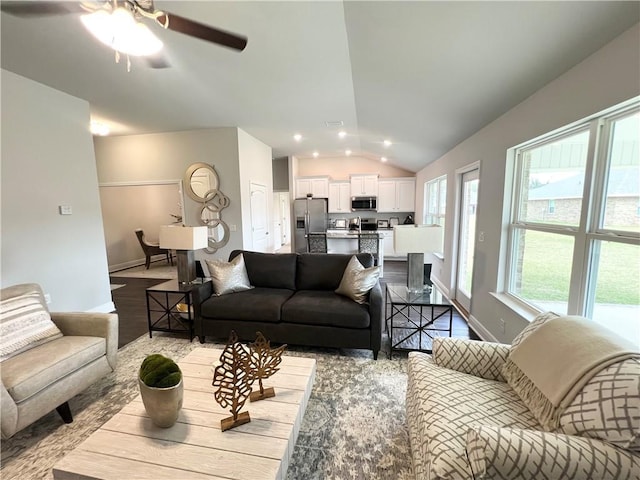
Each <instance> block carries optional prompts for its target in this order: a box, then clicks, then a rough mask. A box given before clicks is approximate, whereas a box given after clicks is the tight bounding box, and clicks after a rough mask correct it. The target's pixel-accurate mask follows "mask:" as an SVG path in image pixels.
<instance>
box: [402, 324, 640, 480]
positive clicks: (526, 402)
mask: <svg viewBox="0 0 640 480" xmlns="http://www.w3.org/2000/svg"><path fill="white" fill-rule="evenodd" d="M565 318H568V319H571V318H575V317H563V318H558V316H557V315H555V314H552V313H546V314H542V315H540V316H538V317H537V318H536V319H535V320H534V321H533V322H532V323H531V324H530V325H529V326H527V328H525V330H523V332H522V333H521V334H520V335H519V336H518V337H517V338H516V339H515V340H514V342H513V344H512V345H511V346H509V345H503V344H498V343H488V342H477V341H471V340H462V339H454V338H437V339H435V341H434V344H433V354H432V355H426V354H423V353H418V352H412V353H410V354H409V362H408V386H407V405H406V408H407V422H408V426H409V434H410V443H411V452H412V459H413V464H414V471H415V475H416V478H417V479H420V480H422V479H429V480H433V479H471V478H473V479H476V480H478V479H487V478H491V479H514V478H522V479H536V480H541V479H616V480H621V479H628V480H632V479H635V480H637V479H640V356H639V355H638V354H637V346H636V345H632V344H629V345H630V351H629V350H627V351H626V352H625V354H624V355H623V354H621V353H620V351H617V356H616V354H611V355H609V360H608V363H607V362H605V363H606V366H605V367H604V368H596V369H595V370H594V371H596V373H593V372H592V376H591V377H590V378H587V377H589V375H587V376H583V377H584V378H583V380H584V381H583V382H582V383H580V382H579V383H578V384H576V388H575V391H574V393H573V394H575V396H571V397H566V399H567V401H569V402H570V403H568V404H565V405H564V406H560V407H558V408H555V407H554V404H553V403H550V404H549V403H547V404H546V405H543V407H544V408H540V400H541V399H542V398H543V396H541V395H539V393H540V390H539V389H537V387H536V385H535V384H533V383H532V382H531V381H530V379H528V378H527V377H526V376H525V375H523V372H522V371H520V370H519V369H518V368H517V367H515V366H514V362H515V361H516V360H517V358H516V356H515V355H514V352H515V351H516V349H517V348H521V347H518V346H519V345H524V342H525V341H527V338H528V337H529V338H531V337H530V336H532V335H533V332H535V331H536V330H537V329H540V328H541V326H542V325H544V324H546V323H548V322H550V321H551V320H556V319H557V320H564V319H565ZM581 320H586V319H581ZM587 322H588V321H587ZM589 323H591V324H593V322H589ZM555 324H556V325H558V322H556V323H555ZM547 328H548V327H547ZM589 328H590V327H587V329H589ZM599 328H602V327H599ZM570 335H572V333H571V334H570ZM620 340H621V341H622V342H624V340H622V339H620ZM575 341H576V342H579V340H577V339H576V340H575ZM553 342H554V340H549V343H553ZM574 345H578V343H574ZM627 346H628V345H625V347H627ZM605 347H606V348H609V347H608V346H607V345H605ZM561 348H564V349H565V350H573V348H570V349H566V347H561ZM600 348H601V347H598V349H600ZM571 354H572V352H569V356H570V355H571ZM587 354H589V352H588V351H587ZM538 355H539V360H540V363H541V364H544V362H546V361H551V360H550V359H547V358H546V356H547V355H548V352H547V349H546V348H544V349H542V350H541V351H539V352H538ZM560 355H563V353H560ZM534 361H535V359H534ZM570 369H571V365H567V364H559V365H557V371H556V372H554V375H551V376H549V378H551V379H552V380H553V379H554V378H560V377H561V376H562V375H563V374H564V373H565V372H567V371H569V370H570ZM582 370H585V369H584V368H583V369H582ZM514 372H516V374H515V375H514ZM518 374H519V376H518ZM516 377H517V378H516ZM512 385H513V386H512ZM532 389H533V390H535V391H536V392H537V393H538V394H536V393H535V392H532ZM573 394H572V395H573ZM571 398H573V399H572V400H571ZM547 407H550V408H551V409H549V408H547ZM554 409H555V410H554ZM542 425H545V426H544V427H543V426H542Z"/></svg>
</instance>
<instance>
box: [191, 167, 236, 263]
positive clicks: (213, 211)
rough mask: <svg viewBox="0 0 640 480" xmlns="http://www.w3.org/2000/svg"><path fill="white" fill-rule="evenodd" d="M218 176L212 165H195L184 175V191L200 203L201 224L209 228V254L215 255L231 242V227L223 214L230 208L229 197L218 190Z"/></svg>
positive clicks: (207, 249)
mask: <svg viewBox="0 0 640 480" xmlns="http://www.w3.org/2000/svg"><path fill="white" fill-rule="evenodd" d="M218 183H219V181H218V174H217V173H216V170H215V169H214V168H213V166H212V165H208V164H206V163H194V164H193V165H190V166H189V168H187V171H186V172H185V174H184V190H185V192H186V193H187V195H189V197H191V198H192V199H193V200H195V201H196V202H198V203H201V204H202V209H201V210H200V223H201V224H202V225H206V226H207V227H208V229H207V230H208V232H209V246H208V247H207V248H206V249H205V250H206V251H207V252H208V253H215V252H216V251H217V250H218V249H219V248H222V247H224V246H225V245H226V244H227V242H228V241H229V226H228V225H227V224H226V223H224V222H223V221H222V218H221V212H222V210H223V209H224V208H227V207H228V206H229V203H230V201H229V197H227V196H226V195H225V194H224V193H222V192H221V191H220V190H218Z"/></svg>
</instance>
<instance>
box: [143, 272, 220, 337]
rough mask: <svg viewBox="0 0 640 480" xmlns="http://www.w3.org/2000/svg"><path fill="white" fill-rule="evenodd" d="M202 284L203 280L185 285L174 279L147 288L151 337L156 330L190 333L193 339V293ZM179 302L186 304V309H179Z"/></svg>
mask: <svg viewBox="0 0 640 480" xmlns="http://www.w3.org/2000/svg"><path fill="white" fill-rule="evenodd" d="M208 281H209V280H207V281H205V282H204V283H207V282H208ZM201 285H203V282H200V283H193V284H188V285H185V284H181V283H178V280H175V279H174V280H169V281H167V282H163V283H160V284H158V285H154V286H153V287H149V288H147V321H148V323H149V337H151V336H152V335H153V332H154V331H155V332H170V333H188V334H189V341H193V337H194V328H193V311H192V310H193V309H192V307H191V305H192V301H191V293H192V292H193V290H195V289H196V288H199V287H200V286H201ZM179 304H184V305H186V308H185V311H179V310H178V305H179Z"/></svg>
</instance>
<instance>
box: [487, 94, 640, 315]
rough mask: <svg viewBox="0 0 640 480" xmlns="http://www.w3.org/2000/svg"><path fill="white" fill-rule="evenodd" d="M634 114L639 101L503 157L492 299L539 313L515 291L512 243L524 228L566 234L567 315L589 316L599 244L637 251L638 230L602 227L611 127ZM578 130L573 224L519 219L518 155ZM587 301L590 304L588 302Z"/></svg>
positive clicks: (521, 189)
mask: <svg viewBox="0 0 640 480" xmlns="http://www.w3.org/2000/svg"><path fill="white" fill-rule="evenodd" d="M634 113H640V97H637V98H634V99H632V100H630V101H628V102H624V103H623V104H621V105H618V106H615V107H612V108H611V109H608V110H606V111H604V112H601V113H600V114H597V115H593V116H591V117H589V118H587V119H584V120H582V121H579V122H576V123H574V124H572V125H570V126H567V127H564V128H561V129H558V130H556V131H554V132H551V133H548V134H545V135H542V136H540V137H537V138H536V139H533V140H531V141H528V142H525V143H523V144H520V145H517V146H515V147H513V148H511V149H509V151H508V153H509V154H510V155H509V157H508V158H511V161H513V162H514V163H513V168H510V169H507V171H509V170H510V171H509V174H508V175H507V176H506V177H505V178H506V182H505V193H506V197H505V199H506V200H507V201H506V202H505V206H506V208H508V212H507V215H506V216H505V217H503V218H505V219H506V225H505V227H506V228H505V231H504V238H506V242H504V245H505V248H506V255H504V256H503V257H502V258H504V260H505V261H504V264H503V265H504V268H503V269H502V272H503V273H502V274H501V278H500V280H499V282H500V284H501V285H502V288H501V290H502V291H501V293H499V294H497V295H496V298H499V299H502V300H503V301H504V302H505V303H507V304H513V305H515V306H518V305H521V306H524V307H525V310H527V311H531V312H535V313H538V312H540V311H541V309H540V307H538V306H536V305H534V304H533V303H531V301H530V300H527V299H526V298H523V297H522V296H519V295H518V294H517V293H515V284H516V282H517V281H518V278H519V277H518V272H517V270H516V269H517V263H518V262H517V257H518V253H517V244H516V242H517V241H518V238H519V235H520V232H522V231H525V232H526V231H528V230H531V231H539V232H546V233H550V234H558V235H568V236H571V237H573V241H574V247H573V257H572V261H571V272H570V284H569V294H568V301H567V314H569V315H584V316H587V317H591V315H592V313H593V307H594V305H595V298H594V295H595V290H596V286H597V278H596V272H595V271H596V270H597V267H598V255H599V248H600V246H601V245H602V243H601V241H608V242H616V243H628V244H632V245H637V246H639V247H640V232H633V231H625V230H615V229H611V228H605V227H604V221H605V209H606V202H607V188H608V176H609V172H610V169H611V161H612V158H611V155H610V149H611V145H612V141H613V138H612V126H613V124H614V122H615V121H616V120H619V119H621V118H624V117H627V116H629V115H632V114H634ZM584 130H588V131H589V140H588V147H587V154H586V162H585V171H584V175H585V177H584V187H583V192H582V199H581V212H580V220H579V223H578V225H577V226H573V225H566V224H565V225H563V224H551V223H545V222H539V221H535V222H534V221H523V220H522V219H521V218H520V216H521V206H522V201H523V195H524V191H525V188H524V187H525V186H524V185H523V179H524V176H523V173H524V171H523V170H524V168H525V162H524V157H523V154H524V153H526V151H528V150H531V149H534V148H538V147H540V146H544V145H545V144H549V143H553V142H557V141H558V140H560V139H562V138H566V137H568V136H571V135H575V134H576V133H579V132H580V131H584ZM509 177H510V178H509ZM509 199H510V201H509ZM505 297H506V298H505ZM590 299H593V300H592V301H589V300H590ZM518 308H520V307H518Z"/></svg>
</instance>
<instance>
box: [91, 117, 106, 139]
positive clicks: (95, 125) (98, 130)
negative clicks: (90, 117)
mask: <svg viewBox="0 0 640 480" xmlns="http://www.w3.org/2000/svg"><path fill="white" fill-rule="evenodd" d="M89 129H90V130H91V133H92V134H94V135H98V136H100V137H106V136H107V135H109V131H110V130H109V126H108V125H106V124H104V123H102V122H96V121H92V122H91V124H90V127H89Z"/></svg>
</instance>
